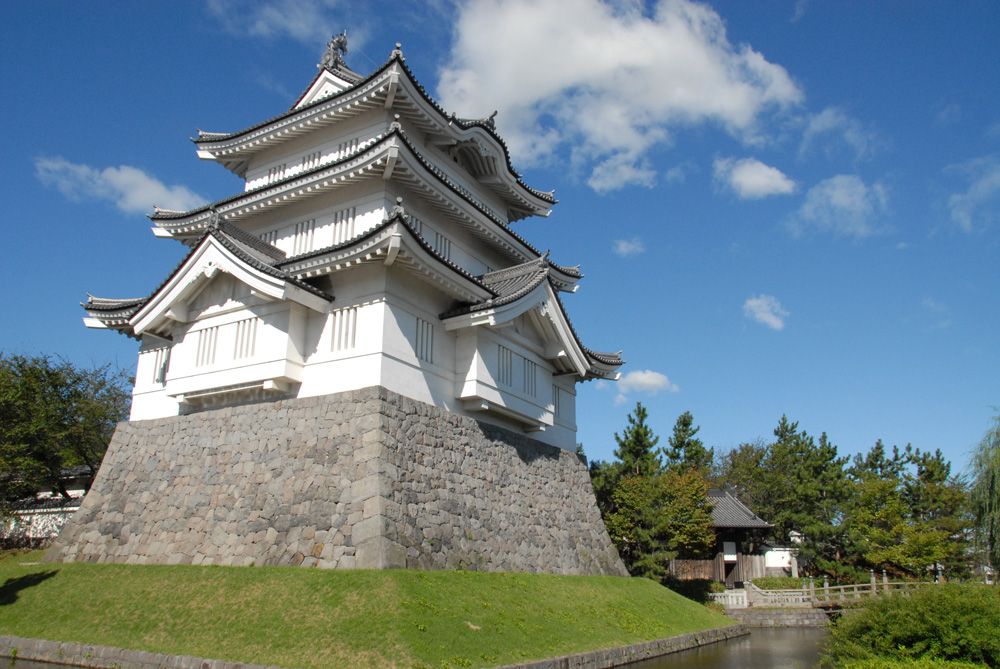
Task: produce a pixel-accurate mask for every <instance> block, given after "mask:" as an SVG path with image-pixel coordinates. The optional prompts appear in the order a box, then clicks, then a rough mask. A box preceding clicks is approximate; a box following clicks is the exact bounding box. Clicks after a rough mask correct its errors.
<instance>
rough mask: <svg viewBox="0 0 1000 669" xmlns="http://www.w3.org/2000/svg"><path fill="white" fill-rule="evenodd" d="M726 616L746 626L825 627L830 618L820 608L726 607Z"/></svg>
mask: <svg viewBox="0 0 1000 669" xmlns="http://www.w3.org/2000/svg"><path fill="white" fill-rule="evenodd" d="M726 616H727V617H729V618H732V619H733V620H738V621H739V622H741V623H743V624H744V625H746V626H747V627H826V626H827V625H829V624H830V619H829V618H828V617H827V615H826V613H824V612H823V611H822V610H820V609H811V608H793V609H777V608H775V609H769V608H760V609H755V608H749V609H726Z"/></svg>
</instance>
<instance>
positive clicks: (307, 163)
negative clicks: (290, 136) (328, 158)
mask: <svg viewBox="0 0 1000 669" xmlns="http://www.w3.org/2000/svg"><path fill="white" fill-rule="evenodd" d="M320 155H321V154H320V152H319V151H314V152H313V153H310V154H308V155H306V156H303V157H302V171H303V172H307V171H308V170H311V169H314V168H316V167H319V158H320Z"/></svg>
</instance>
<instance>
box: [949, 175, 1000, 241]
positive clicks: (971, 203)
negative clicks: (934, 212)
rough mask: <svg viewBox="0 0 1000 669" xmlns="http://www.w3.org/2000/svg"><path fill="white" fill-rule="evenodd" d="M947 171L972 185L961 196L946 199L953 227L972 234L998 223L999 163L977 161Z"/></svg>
mask: <svg viewBox="0 0 1000 669" xmlns="http://www.w3.org/2000/svg"><path fill="white" fill-rule="evenodd" d="M946 171H948V172H957V173H960V174H962V175H964V176H965V177H966V178H967V179H968V180H969V181H970V182H971V183H970V184H969V188H968V190H966V191H965V192H964V193H955V194H954V195H952V196H951V197H950V198H948V208H949V209H950V210H951V220H952V222H954V223H955V225H957V226H958V227H959V228H960V229H961V230H962V231H963V232H975V231H977V230H982V229H984V228H986V227H988V226H989V225H990V224H992V223H993V222H995V221H997V220H998V219H1000V159H997V157H996V156H987V157H985V158H977V159H975V160H970V161H969V162H967V163H963V164H961V165H952V166H951V167H949V168H947V170H946Z"/></svg>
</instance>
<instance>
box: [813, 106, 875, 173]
mask: <svg viewBox="0 0 1000 669" xmlns="http://www.w3.org/2000/svg"><path fill="white" fill-rule="evenodd" d="M821 142H822V144H823V150H824V151H825V152H826V154H827V155H828V156H832V155H833V154H835V153H836V152H837V151H838V150H839V149H840V148H842V147H843V146H845V145H846V147H847V148H849V149H850V150H851V151H852V152H853V153H854V159H855V160H864V159H866V158H871V157H872V155H873V154H874V153H875V149H877V148H878V146H879V143H880V140H879V137H878V135H877V134H876V133H875V132H873V131H871V130H867V129H866V128H865V127H864V126H863V125H861V122H860V121H858V120H857V119H854V118H851V117H850V116H848V115H847V114H846V113H844V111H843V110H840V109H837V108H836V107H828V108H826V109H824V110H823V111H821V112H820V113H819V114H811V115H810V116H809V118H808V121H807V122H806V128H805V130H804V131H803V133H802V144H801V145H800V146H799V156H800V157H801V156H804V155H805V154H806V153H808V152H809V150H810V149H812V148H813V147H814V146H816V145H818V144H820V143H821Z"/></svg>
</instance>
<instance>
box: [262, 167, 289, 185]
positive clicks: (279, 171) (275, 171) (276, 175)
mask: <svg viewBox="0 0 1000 669" xmlns="http://www.w3.org/2000/svg"><path fill="white" fill-rule="evenodd" d="M287 167H288V164H287V163H282V164H280V165H275V166H274V167H272V168H271V169H269V170H268V171H267V183H269V184H273V183H274V182H275V181H281V180H282V179H284V178H285V169H286V168H287Z"/></svg>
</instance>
